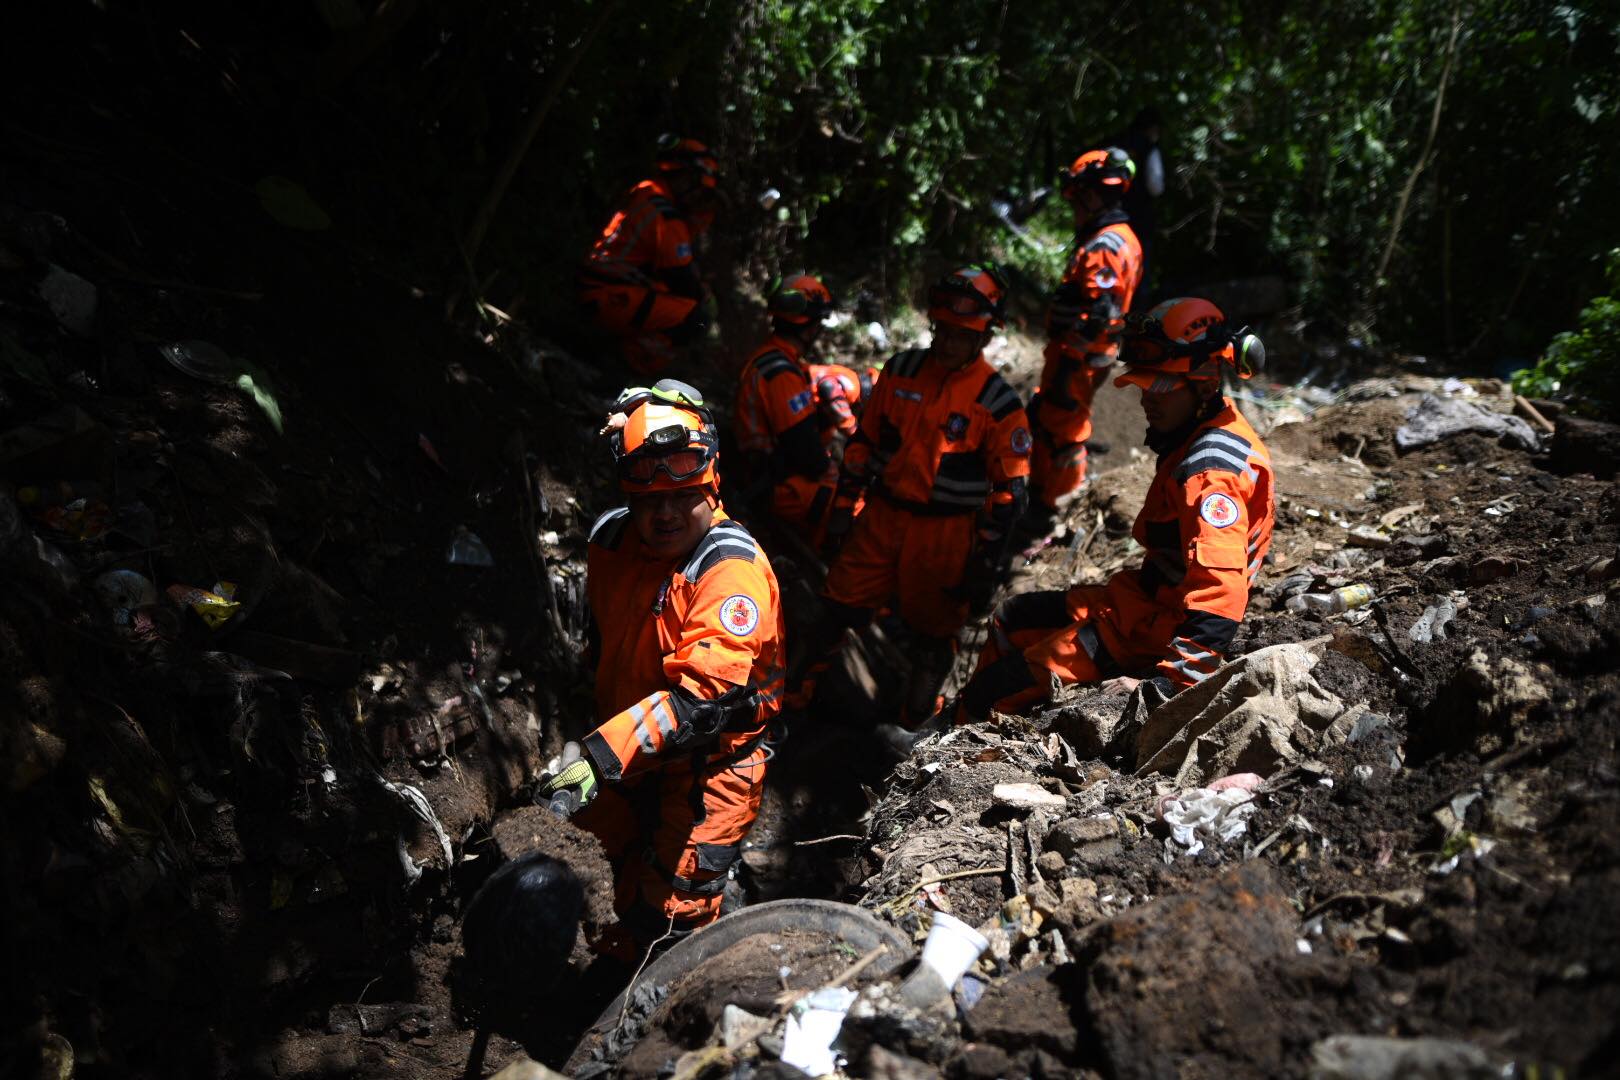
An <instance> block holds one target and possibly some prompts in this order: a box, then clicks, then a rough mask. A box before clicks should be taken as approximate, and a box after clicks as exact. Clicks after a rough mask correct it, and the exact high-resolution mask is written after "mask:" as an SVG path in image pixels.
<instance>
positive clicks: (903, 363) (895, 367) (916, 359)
mask: <svg viewBox="0 0 1620 1080" xmlns="http://www.w3.org/2000/svg"><path fill="white" fill-rule="evenodd" d="M927 355H928V352H927V350H926V349H907V350H906V351H905V352H902V353H895V354H894V356H892V357H890V358H889V362H888V363H887V364H884V365H883V374H884V375H893V376H897V377H899V378H902V379H909V378H911V377H912V376H913V375H915V374H917V370H918V369H919V368H921V367H922V362H923V357H925V356H927Z"/></svg>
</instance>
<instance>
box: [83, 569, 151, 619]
mask: <svg viewBox="0 0 1620 1080" xmlns="http://www.w3.org/2000/svg"><path fill="white" fill-rule="evenodd" d="M93 587H94V588H95V590H96V596H97V597H98V598H99V599H100V600H101V602H102V603H103V604H104V605H106V608H107V612H108V614H109V615H111V617H112V623H113V625H114V626H130V625H132V624H133V623H134V621H135V612H136V610H137V609H139V608H143V607H150V606H151V605H153V604H155V603H157V598H158V594H157V586H155V585H153V584H152V582H151V581H149V580H148V579H147V578H146V577H145V576H144V575H141V574H138V573H136V572H135V571H134V570H109V571H107V572H106V573H105V574H102V575H101V576H100V577H98V578H96V580H95V582H94V583H93Z"/></svg>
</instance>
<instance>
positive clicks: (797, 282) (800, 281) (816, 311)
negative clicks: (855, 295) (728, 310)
mask: <svg viewBox="0 0 1620 1080" xmlns="http://www.w3.org/2000/svg"><path fill="white" fill-rule="evenodd" d="M832 302H833V298H832V293H830V292H828V291H827V286H825V285H823V284H822V283H821V281H820V279H819V278H815V277H812V276H811V275H809V274H804V273H799V274H792V275H789V276H788V277H785V278H782V279H780V280H778V281H777V283H776V288H775V289H773V290H772V291H771V297H770V299H769V300H767V301H766V302H765V310H767V311H768V312H770V315H771V318H772V319H774V320H776V321H777V322H783V323H791V324H792V325H794V326H819V325H821V320H822V317H823V316H825V315H826V314H827V312H828V311H830V310H832Z"/></svg>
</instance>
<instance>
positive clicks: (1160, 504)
mask: <svg viewBox="0 0 1620 1080" xmlns="http://www.w3.org/2000/svg"><path fill="white" fill-rule="evenodd" d="M1123 359H1124V361H1125V373H1124V374H1123V375H1121V376H1120V377H1119V378H1117V379H1115V380H1114V383H1115V385H1116V386H1126V385H1132V386H1136V387H1138V388H1139V389H1140V390H1141V392H1142V411H1143V413H1144V415H1145V416H1146V418H1147V422H1148V433H1147V444H1148V447H1149V448H1150V449H1152V450H1153V451H1154V452H1155V453H1156V454H1158V455H1159V462H1158V468H1157V471H1156V472H1155V473H1154V477H1153V483H1152V485H1151V486H1150V487H1149V488H1148V493H1147V499H1146V501H1145V502H1144V503H1143V504H1142V511H1141V513H1139V514H1138V515H1137V518H1136V524H1135V526H1134V527H1133V528H1132V530H1131V535H1132V536H1133V537H1135V539H1136V542H1137V543H1139V544H1141V545H1142V547H1143V548H1145V549H1146V554H1145V556H1144V557H1143V560H1142V565H1141V567H1139V568H1138V569H1135V570H1122V571H1120V572H1119V573H1117V574H1115V575H1114V576H1113V577H1111V578H1110V579H1109V580H1108V581H1107V583H1106V584H1103V585H1078V586H1075V587H1074V588H1071V589H1069V590H1067V591H1063V590H1058V591H1054V592H1034V593H1023V594H1021V595H1018V596H1014V597H1011V598H1009V599H1008V600H1006V601H1005V602H1003V603H1002V605H1001V607H1000V608H999V609H998V610H997V611H996V615H995V619H994V621H993V625H992V632H991V637H990V641H989V643H988V644H987V645H986V646H985V651H984V654H983V656H982V657H981V658H980V661H979V670H978V671H977V672H976V673H975V674H974V676H973V678H972V680H971V681H970V682H969V683H968V685H967V688H966V689H965V690H963V692H962V697H961V708H960V710H959V712H958V715H957V719H958V720H959V721H961V722H970V721H975V720H982V719H984V718H985V717H986V716H988V715H989V713H990V710H991V709H992V708H994V709H996V710H997V711H999V712H1018V711H1021V710H1022V709H1024V708H1026V707H1028V706H1029V705H1031V704H1034V703H1035V702H1037V701H1041V700H1044V699H1045V698H1046V696H1047V694H1048V693H1049V692H1050V689H1051V680H1052V676H1056V677H1057V678H1058V680H1059V681H1060V682H1064V683H1091V682H1099V681H1101V680H1103V679H1108V678H1112V677H1114V676H1118V675H1145V676H1148V677H1149V678H1151V680H1152V682H1153V689H1154V691H1155V692H1156V693H1157V695H1158V696H1159V698H1161V699H1162V698H1164V697H1168V696H1170V695H1171V694H1174V693H1175V692H1177V691H1179V690H1181V689H1183V688H1185V687H1188V686H1192V685H1194V684H1196V683H1198V682H1200V681H1202V680H1203V679H1205V678H1207V677H1208V676H1209V675H1210V674H1211V673H1212V672H1214V671H1215V670H1216V669H1217V668H1218V667H1220V665H1221V664H1222V663H1224V662H1225V659H1226V653H1227V650H1228V649H1230V647H1231V644H1232V638H1233V637H1234V636H1235V635H1236V633H1237V630H1238V627H1239V625H1240V624H1241V623H1242V620H1243V613H1244V609H1245V608H1246V607H1247V605H1248V601H1249V590H1250V588H1251V587H1252V586H1253V584H1254V579H1255V577H1256V575H1257V574H1258V573H1259V572H1260V563H1261V561H1262V560H1263V559H1264V558H1265V556H1266V551H1267V550H1268V549H1269V548H1270V546H1271V530H1272V524H1273V521H1274V519H1275V497H1274V488H1273V482H1272V471H1271V461H1270V458H1269V456H1268V455H1267V453H1266V448H1265V447H1264V446H1263V445H1262V444H1261V442H1260V437H1259V436H1258V435H1256V434H1255V431H1254V429H1253V428H1252V427H1250V426H1249V422H1248V421H1247V420H1245V419H1244V418H1243V415H1242V414H1241V413H1239V412H1238V411H1237V408H1236V407H1235V406H1234V405H1233V404H1232V402H1231V400H1230V399H1229V398H1227V397H1226V396H1225V395H1223V394H1222V393H1221V382H1222V378H1223V376H1224V375H1225V373H1227V372H1228V371H1231V372H1234V373H1235V374H1236V375H1237V376H1238V377H1239V378H1244V379H1246V378H1248V377H1249V376H1250V375H1252V374H1253V373H1254V370H1255V368H1256V367H1257V366H1258V365H1259V364H1260V362H1261V361H1262V360H1263V359H1264V350H1263V348H1262V346H1261V344H1260V340H1259V338H1256V337H1255V336H1253V335H1252V334H1249V333H1247V332H1245V331H1244V330H1238V331H1236V332H1233V331H1230V330H1229V329H1228V328H1227V325H1226V320H1225V317H1224V316H1223V315H1222V314H1221V312H1220V309H1218V308H1217V307H1216V306H1215V305H1214V304H1212V303H1210V302H1209V301H1208V300H1197V299H1186V298H1178V299H1175V300H1166V301H1165V302H1163V303H1161V304H1159V305H1158V306H1156V307H1154V308H1153V310H1152V311H1150V312H1148V313H1147V315H1145V316H1131V318H1130V320H1129V322H1128V324H1127V328H1126V331H1125V335H1124V339H1123Z"/></svg>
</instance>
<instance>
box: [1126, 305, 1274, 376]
mask: <svg viewBox="0 0 1620 1080" xmlns="http://www.w3.org/2000/svg"><path fill="white" fill-rule="evenodd" d="M1119 355H1120V359H1121V360H1123V361H1125V373H1124V374H1123V375H1121V376H1119V377H1118V378H1117V379H1115V380H1114V385H1115V386H1128V385H1129V386H1140V387H1141V388H1142V389H1143V390H1146V391H1148V392H1149V393H1153V394H1167V393H1169V392H1170V391H1172V390H1174V389H1176V388H1177V387H1179V386H1181V385H1183V384H1184V383H1185V382H1186V381H1187V380H1189V379H1198V380H1206V379H1218V378H1220V375H1221V365H1222V364H1230V365H1231V366H1232V368H1233V370H1234V371H1236V372H1237V374H1238V377H1239V378H1243V379H1247V378H1249V376H1251V375H1253V374H1254V373H1255V371H1256V370H1258V368H1259V367H1260V365H1261V364H1262V363H1264V362H1265V358H1266V348H1265V346H1264V345H1262V344H1261V342H1260V339H1259V338H1257V337H1255V336H1254V335H1253V334H1251V333H1249V328H1248V327H1246V326H1245V327H1242V328H1241V329H1239V330H1237V331H1235V332H1234V331H1231V330H1228V329H1227V325H1226V316H1225V315H1223V314H1221V309H1220V308H1218V307H1216V306H1215V305H1214V304H1212V303H1210V302H1209V301H1208V300H1200V299H1198V298H1196V297H1186V296H1178V297H1176V298H1175V299H1173V300H1165V301H1163V302H1161V303H1159V304H1157V305H1155V306H1154V308H1153V310H1152V311H1149V312H1148V313H1147V314H1145V315H1129V316H1126V318H1125V332H1124V334H1123V335H1121V337H1120V351H1119Z"/></svg>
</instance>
